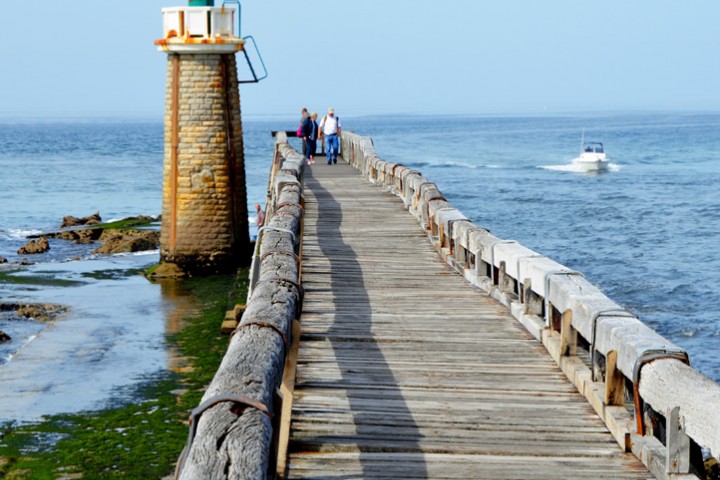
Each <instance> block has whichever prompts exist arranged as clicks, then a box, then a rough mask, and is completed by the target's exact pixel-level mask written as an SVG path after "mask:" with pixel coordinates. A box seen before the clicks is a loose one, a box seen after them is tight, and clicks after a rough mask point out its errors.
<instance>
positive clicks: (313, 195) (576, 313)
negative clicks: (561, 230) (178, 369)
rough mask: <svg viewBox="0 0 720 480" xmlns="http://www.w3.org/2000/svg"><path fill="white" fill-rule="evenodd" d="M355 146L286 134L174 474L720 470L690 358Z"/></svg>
mask: <svg viewBox="0 0 720 480" xmlns="http://www.w3.org/2000/svg"><path fill="white" fill-rule="evenodd" d="M342 149H343V156H344V158H343V159H341V160H340V161H339V162H338V164H336V165H326V164H324V163H322V162H321V161H320V160H322V159H318V163H316V164H315V165H312V166H307V165H305V164H304V162H303V159H302V156H301V155H299V154H298V153H297V152H296V151H295V150H294V149H293V148H292V147H291V146H290V145H289V144H288V143H287V136H286V135H285V134H284V133H282V132H280V134H278V138H277V141H276V145H275V152H274V157H273V162H272V168H271V172H270V178H269V181H268V202H267V211H266V215H267V219H268V221H267V222H266V224H265V225H264V226H263V228H261V229H260V231H259V233H258V241H257V245H256V248H255V253H254V255H253V262H252V267H251V273H250V292H249V294H248V301H247V309H246V310H245V311H244V313H242V318H237V316H239V314H237V313H232V314H231V316H234V317H235V318H234V320H237V321H239V325H238V327H237V329H236V330H235V331H234V332H233V337H232V340H231V342H230V345H229V347H228V351H227V352H226V354H225V357H224V359H223V362H222V364H221V365H220V367H219V369H218V372H217V374H216V375H215V378H214V379H213V381H212V383H211V384H210V385H209V386H208V389H207V391H206V392H205V395H204V396H203V399H202V401H201V403H200V405H199V406H198V407H197V408H196V409H194V410H193V412H192V416H191V426H190V436H189V438H188V443H187V447H186V449H185V450H184V452H183V454H182V456H181V458H180V460H179V462H178V470H177V474H176V477H177V478H179V479H181V480H190V479H192V480H197V479H201V478H202V479H213V480H215V479H258V480H261V479H267V478H276V479H283V478H322V479H331V478H338V479H340V478H342V479H349V478H373V479H383V478H384V479H390V478H393V479H397V478H468V479H475V478H476V479H490V478H492V479H525V478H539V479H565V478H587V479H590V478H593V479H594V478H618V479H620V478H622V479H646V478H657V479H661V480H691V479H693V480H706V479H707V480H710V479H712V480H716V479H718V478H720V464H719V463H718V456H717V455H718V452H720V437H718V435H717V432H718V431H720V416H719V415H717V414H716V410H717V405H720V385H718V384H717V383H716V382H713V381H712V380H711V379H709V378H707V377H705V376H703V375H702V374H700V373H699V372H697V371H696V370H694V369H693V368H692V367H691V366H690V365H689V363H690V361H689V358H688V355H687V352H685V351H683V350H682V349H680V348H678V347H677V346H675V345H673V344H672V343H671V342H669V341H668V340H667V339H665V338H663V337H662V336H660V335H658V334H657V333H656V332H654V331H653V330H652V329H650V328H649V327H648V326H647V325H645V324H643V323H642V322H641V321H640V320H639V319H638V318H636V317H635V316H634V315H633V314H632V313H630V312H628V311H627V310H624V309H623V308H622V307H621V306H619V305H618V304H616V303H615V302H613V301H612V300H611V299H609V298H607V297H606V296H605V295H604V294H603V293H602V291H600V290H599V289H598V288H597V287H595V286H594V285H592V284H591V283H589V282H588V281H587V280H586V279H585V278H584V277H583V276H582V275H581V274H580V273H579V272H575V271H572V270H571V269H569V268H567V267H564V266H563V265H561V264H558V263H557V262H555V261H553V260H552V259H549V258H547V257H545V256H544V255H542V254H540V253H538V252H534V251H533V250H530V249H528V248H526V247H524V246H522V245H520V244H519V243H517V242H515V241H513V240H503V239H501V238H498V237H496V236H494V235H493V234H492V233H490V232H489V231H488V230H486V229H484V228H482V227H480V226H476V225H474V224H473V223H472V221H471V220H470V219H468V218H467V217H465V216H464V215H463V214H462V212H460V211H458V210H457V209H455V208H453V207H452V206H451V205H450V204H449V203H448V202H447V201H446V199H445V198H444V197H443V196H442V193H441V192H440V191H439V189H438V188H437V186H436V185H435V184H434V183H432V182H431V181H429V180H427V179H425V178H423V177H422V175H421V174H420V172H417V171H413V170H412V169H409V168H407V167H404V166H402V165H399V164H394V163H390V162H385V161H383V160H381V159H380V158H378V157H377V156H376V155H375V152H374V148H373V146H372V141H371V140H370V139H368V138H365V137H360V136H358V135H356V134H353V133H351V132H343V139H342ZM398 197H399V198H398ZM238 311H239V310H238V309H236V310H233V311H232V312H238Z"/></svg>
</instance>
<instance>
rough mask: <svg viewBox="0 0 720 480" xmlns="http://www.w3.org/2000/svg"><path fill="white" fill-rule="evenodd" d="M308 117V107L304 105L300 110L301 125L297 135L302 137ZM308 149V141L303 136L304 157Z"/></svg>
mask: <svg viewBox="0 0 720 480" xmlns="http://www.w3.org/2000/svg"><path fill="white" fill-rule="evenodd" d="M307 118H308V109H307V108H305V107H303V109H302V110H300V126H299V127H298V130H297V136H298V137H302V128H303V124H304V123H305V120H307ZM306 151H307V142H305V139H304V138H302V152H303V157H304V156H305V152H306Z"/></svg>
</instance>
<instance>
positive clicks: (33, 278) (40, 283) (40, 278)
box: [0, 270, 85, 287]
mask: <svg viewBox="0 0 720 480" xmlns="http://www.w3.org/2000/svg"><path fill="white" fill-rule="evenodd" d="M17 273H19V275H15V274H17ZM53 275H56V273H54V272H48V273H47V275H43V272H36V273H35V274H34V275H26V274H25V273H23V272H22V271H21V270H15V271H11V270H8V271H3V272H0V284H10V285H30V286H34V287H74V286H77V285H83V284H84V283H85V282H81V281H78V280H69V279H65V278H57V277H54V276H53Z"/></svg>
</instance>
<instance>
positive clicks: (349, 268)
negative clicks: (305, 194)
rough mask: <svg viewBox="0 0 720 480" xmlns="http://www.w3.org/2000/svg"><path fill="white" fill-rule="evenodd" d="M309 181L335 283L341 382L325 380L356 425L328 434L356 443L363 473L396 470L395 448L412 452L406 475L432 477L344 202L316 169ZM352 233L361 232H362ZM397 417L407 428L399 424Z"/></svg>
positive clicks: (333, 333) (333, 337)
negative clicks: (379, 332)
mask: <svg viewBox="0 0 720 480" xmlns="http://www.w3.org/2000/svg"><path fill="white" fill-rule="evenodd" d="M323 167H324V166H323ZM330 168H334V167H330ZM323 178H324V179H325V178H326V177H325V176H323ZM305 182H306V185H307V186H308V187H310V188H311V189H312V192H313V195H314V196H315V197H316V199H317V202H318V213H319V219H318V245H319V248H320V250H321V252H322V254H323V255H324V256H325V257H326V258H327V259H329V261H330V272H329V273H330V275H329V281H330V283H329V285H327V288H330V289H331V292H332V296H331V298H332V302H333V305H327V306H326V308H333V309H334V321H333V323H332V325H331V326H330V327H329V328H328V330H327V339H328V340H329V341H330V342H331V344H332V348H333V352H334V356H335V360H336V362H337V365H338V368H339V371H340V376H341V377H340V378H341V379H340V381H339V382H327V383H325V385H324V386H325V387H326V388H332V389H338V395H346V396H347V402H348V403H349V406H350V409H351V412H352V418H353V421H354V426H355V429H354V432H349V433H348V434H347V435H343V434H340V435H338V437H337V438H334V439H330V438H325V439H323V440H324V441H328V440H329V441H330V443H336V442H337V443H340V444H344V445H343V446H340V445H338V447H339V449H341V450H342V449H344V448H348V450H350V451H353V450H355V449H356V448H357V450H359V451H360V454H359V460H360V464H361V467H362V477H363V478H372V477H378V476H383V477H388V476H392V475H393V474H392V473H391V472H392V471H393V470H395V469H396V468H398V465H396V464H395V465H393V464H394V463H396V460H395V459H394V458H395V457H394V455H392V454H390V453H391V452H392V453H404V454H411V456H412V457H413V460H414V461H413V462H411V464H412V466H411V467H410V466H409V465H408V464H407V463H405V464H404V465H403V467H402V472H403V476H405V477H412V478H427V468H426V465H425V462H424V459H423V454H422V451H421V448H420V442H421V439H422V435H421V433H420V429H419V428H418V426H417V425H416V423H415V421H414V420H413V418H412V414H411V412H410V409H409V407H408V405H407V402H406V400H405V398H404V397H403V394H402V392H401V390H400V386H399V385H398V382H397V380H396V378H395V376H394V374H393V372H392V370H391V368H390V366H389V365H388V362H387V360H386V358H385V355H384V354H383V351H382V349H381V346H380V344H379V343H378V341H377V339H376V338H375V336H374V335H373V332H372V321H373V307H372V304H371V301H370V296H369V294H368V290H367V288H366V285H365V280H364V278H363V271H362V269H361V266H360V263H359V261H358V256H357V254H356V252H355V250H354V249H353V247H352V246H351V245H349V244H348V243H346V242H345V239H344V237H343V232H341V228H340V227H341V225H342V221H343V210H342V208H341V205H340V203H339V202H338V201H337V200H336V199H335V198H333V196H332V194H330V193H329V192H328V191H327V190H326V189H325V188H323V186H322V184H321V182H320V181H318V180H317V179H316V178H314V177H313V175H312V172H309V171H308V172H307V173H306V178H305ZM346 208H347V206H346ZM365 213H366V212H365ZM353 214H357V212H353ZM345 234H348V233H347V232H345ZM349 235H351V236H355V238H357V237H356V236H357V235H362V232H358V231H354V232H352V233H349ZM369 247H371V246H369ZM328 298H330V296H328ZM398 420H400V423H401V424H402V428H398V427H397V424H398ZM393 424H394V426H391V425H393ZM383 453H386V454H389V455H383ZM336 471H337V470H336ZM346 473H349V472H346ZM341 476H345V475H341ZM353 477H354V475H353Z"/></svg>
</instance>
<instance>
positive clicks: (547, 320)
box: [543, 270, 585, 326]
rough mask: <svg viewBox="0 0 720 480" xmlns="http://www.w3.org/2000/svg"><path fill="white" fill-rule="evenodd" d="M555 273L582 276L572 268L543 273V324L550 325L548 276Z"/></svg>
mask: <svg viewBox="0 0 720 480" xmlns="http://www.w3.org/2000/svg"><path fill="white" fill-rule="evenodd" d="M555 275H578V276H580V277H584V276H585V275H583V274H582V273H580V272H576V271H574V270H552V271H550V272H547V273H546V274H545V277H544V278H543V284H544V285H543V286H544V287H545V297H544V298H543V304H544V305H545V326H551V325H552V315H551V313H550V277H553V276H555Z"/></svg>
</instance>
